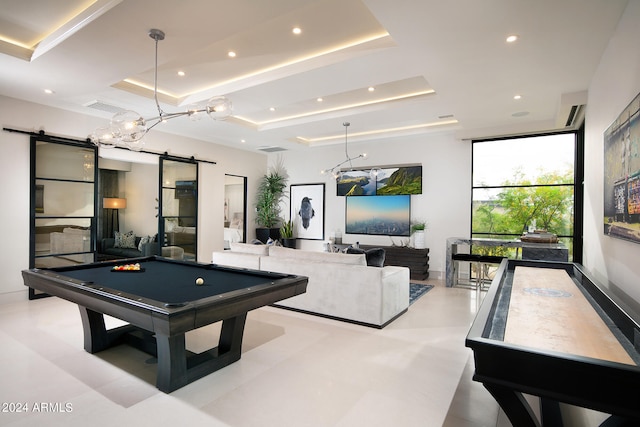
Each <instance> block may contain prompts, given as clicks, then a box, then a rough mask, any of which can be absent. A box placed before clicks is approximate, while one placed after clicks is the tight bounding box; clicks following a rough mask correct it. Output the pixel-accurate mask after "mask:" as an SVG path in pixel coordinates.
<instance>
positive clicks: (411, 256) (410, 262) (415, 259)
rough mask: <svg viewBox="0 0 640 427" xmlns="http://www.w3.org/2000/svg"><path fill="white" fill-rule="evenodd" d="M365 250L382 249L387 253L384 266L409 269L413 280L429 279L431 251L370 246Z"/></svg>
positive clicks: (403, 247) (362, 246)
mask: <svg viewBox="0 0 640 427" xmlns="http://www.w3.org/2000/svg"><path fill="white" fill-rule="evenodd" d="M360 247H361V248H363V249H373V248H380V247H381V248H382V249H384V252H385V257H384V265H395V266H399V267H408V268H409V272H410V277H411V279H413V280H427V279H428V278H429V249H414V248H409V247H406V246H368V245H360Z"/></svg>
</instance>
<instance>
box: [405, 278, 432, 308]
mask: <svg viewBox="0 0 640 427" xmlns="http://www.w3.org/2000/svg"><path fill="white" fill-rule="evenodd" d="M432 288H433V285H419V284H417V283H410V284H409V305H411V304H413V303H414V302H416V301H417V300H418V298H420V297H421V296H422V295H424V294H426V293H427V292H429V291H430V290H431V289H432Z"/></svg>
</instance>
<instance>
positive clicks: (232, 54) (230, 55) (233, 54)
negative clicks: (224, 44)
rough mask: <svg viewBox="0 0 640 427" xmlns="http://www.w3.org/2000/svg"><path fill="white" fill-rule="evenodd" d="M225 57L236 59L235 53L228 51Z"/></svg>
mask: <svg viewBox="0 0 640 427" xmlns="http://www.w3.org/2000/svg"><path fill="white" fill-rule="evenodd" d="M227 55H228V56H229V58H235V57H236V53H235V52H234V51H232V50H230V51H229V53H227Z"/></svg>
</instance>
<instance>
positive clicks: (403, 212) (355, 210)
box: [345, 195, 411, 236]
mask: <svg viewBox="0 0 640 427" xmlns="http://www.w3.org/2000/svg"><path fill="white" fill-rule="evenodd" d="M345 232H346V233H347V234H371V235H382V236H409V235H410V234H411V196H409V195H401V196H369V197H347V198H346V214H345Z"/></svg>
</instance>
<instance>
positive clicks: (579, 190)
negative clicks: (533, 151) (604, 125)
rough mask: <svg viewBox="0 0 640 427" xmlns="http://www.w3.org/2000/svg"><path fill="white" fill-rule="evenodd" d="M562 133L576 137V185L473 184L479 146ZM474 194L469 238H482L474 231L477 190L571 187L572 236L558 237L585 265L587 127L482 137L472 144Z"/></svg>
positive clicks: (472, 185) (510, 234)
mask: <svg viewBox="0 0 640 427" xmlns="http://www.w3.org/2000/svg"><path fill="white" fill-rule="evenodd" d="M561 134H572V135H574V150H573V152H574V163H573V170H574V175H573V178H574V179H573V183H571V184H529V185H509V186H505V185H489V186H479V185H474V173H473V172H474V170H473V169H474V165H475V159H474V148H475V144H476V143H490V142H492V141H504V140H513V139H521V138H536V137H544V136H550V135H561ZM470 186H471V194H470V199H471V200H470V203H469V209H470V216H469V217H470V221H469V236H471V237H472V238H473V237H480V236H483V237H484V236H486V235H487V234H488V233H486V232H485V233H481V232H474V231H473V218H474V207H473V197H474V191H475V190H478V189H496V188H531V187H554V186H564V187H567V186H571V187H573V224H572V226H573V233H572V234H570V235H561V236H560V235H559V236H558V237H559V238H563V239H566V238H568V239H571V240H572V243H573V244H572V246H573V251H572V252H573V254H572V255H573V256H572V261H573V262H576V263H582V249H583V240H582V235H583V229H584V225H583V212H584V209H583V201H584V124H583V125H582V126H581V127H580V128H579V129H575V130H567V131H560V132H549V133H536V134H527V135H514V136H505V137H497V138H483V139H473V140H472V141H471V182H470ZM491 234H492V235H494V236H513V237H515V238H517V237H518V236H516V235H515V234H514V233H491Z"/></svg>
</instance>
